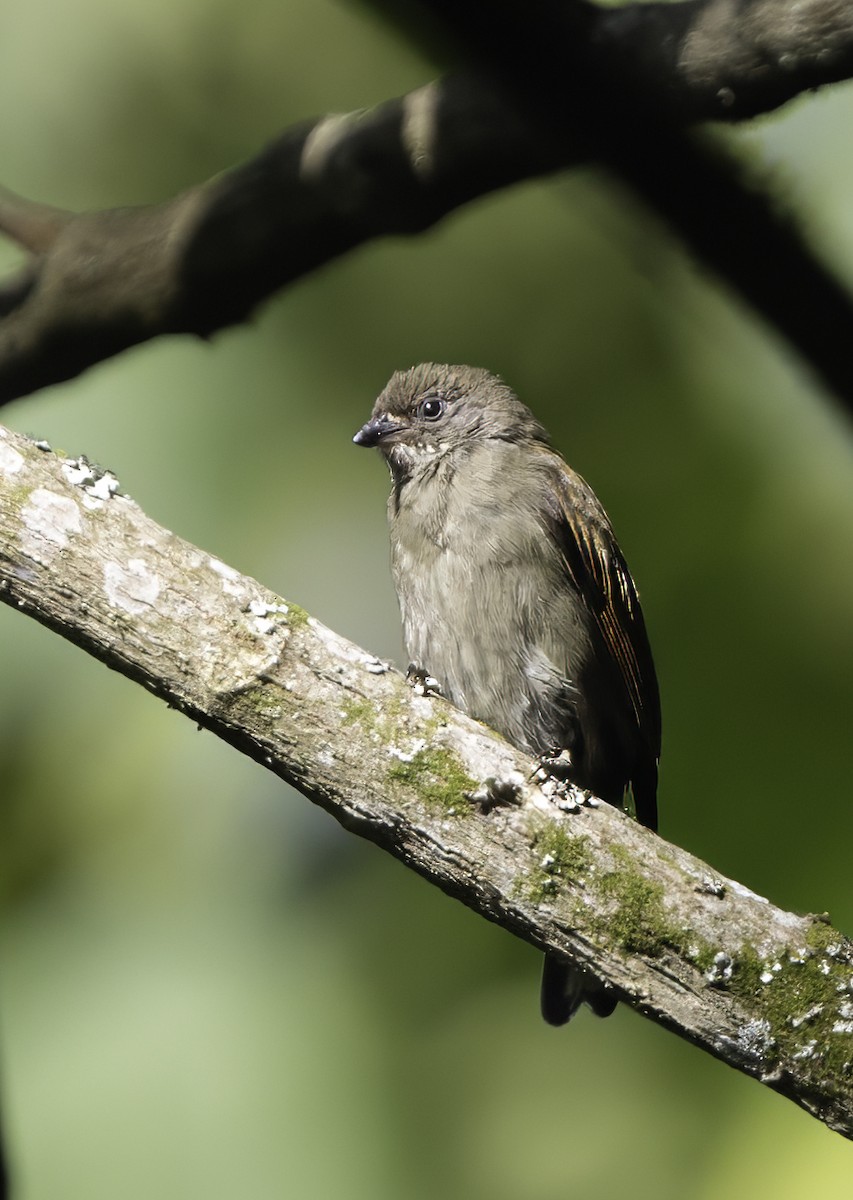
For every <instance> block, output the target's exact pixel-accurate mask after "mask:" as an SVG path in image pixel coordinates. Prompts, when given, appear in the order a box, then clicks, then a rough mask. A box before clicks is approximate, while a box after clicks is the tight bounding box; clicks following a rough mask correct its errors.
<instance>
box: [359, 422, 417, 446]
mask: <svg viewBox="0 0 853 1200" xmlns="http://www.w3.org/2000/svg"><path fill="white" fill-rule="evenodd" d="M403 428H404V426H403V425H401V424H400V422H399V421H392V420H391V418H390V417H388V416H384V417H374V418H373V419H372V420H370V421H368V422H367V424H366V425H362V427H361V429H359V431H358V433H357V434H356V435H355V437H354V438H353V439H352V440H353V441H354V442H355V444H356V446H377V445H378V444H379V442H380V441H381V440H382V438H384V437H388V435H389V434H391V433H399V432H400V430H401V429H403Z"/></svg>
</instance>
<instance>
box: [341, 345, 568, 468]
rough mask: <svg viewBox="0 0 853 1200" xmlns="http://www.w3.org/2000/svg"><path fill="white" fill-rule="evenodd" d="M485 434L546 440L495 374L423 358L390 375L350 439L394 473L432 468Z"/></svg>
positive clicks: (508, 439)
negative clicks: (379, 457) (373, 452)
mask: <svg viewBox="0 0 853 1200" xmlns="http://www.w3.org/2000/svg"><path fill="white" fill-rule="evenodd" d="M490 439H497V440H499V441H504V442H514V443H518V442H524V441H538V442H544V443H546V444H547V440H548V439H547V434H546V433H545V430H544V429H543V428H542V426H541V425H540V424H539V422H538V421H537V420H536V418H535V417H534V416H533V414H532V413H531V411H530V409H529V408H527V407H526V406H525V405H524V404H522V403H521V401H520V400H519V399H518V398H517V397H516V395H515V394H514V392H513V391H512V390H511V389H510V388H509V387H507V385H506V384H505V383H504V382H503V380H501V379H499V378H498V376H497V375H492V374H491V373H490V372H489V371H485V370H483V369H482V368H479V367H464V366H460V367H453V366H447V365H444V364H437V363H422V364H421V365H420V366H418V367H412V368H411V369H410V370H408V371H397V372H396V373H395V374H394V375H392V377H391V379H390V380H389V382H388V384H387V385H386V386H385V388H384V389H383V391H382V393H381V394H380V395H379V397H378V399H377V401H376V403H375V404H374V406H373V412H372V414H371V417H370V420H369V421H368V422H367V424H366V425H363V426H362V427H361V429H360V430H359V431H358V433H357V434H356V435H355V437H354V438H353V441H354V442H355V443H356V445H357V446H375V447H376V448H377V449H378V450H379V451H380V453H381V454H382V455H383V456H384V458H385V459H386V461H387V462H388V465H389V467H390V468H391V472H392V474H393V475H395V476H396V477H398V478H399V477H409V476H411V475H417V474H419V473H420V472H421V471H432V470H433V469H434V468H435V466H436V464H437V463H438V462H439V461H440V460H442V459H445V458H447V457H448V456H450V457H452V458H454V459H459V458H462V457H464V456H465V455H466V454H467V453H470V452H471V451H472V450H473V449H475V447H476V446H477V445H478V444H480V443H482V442H484V441H487V440H490Z"/></svg>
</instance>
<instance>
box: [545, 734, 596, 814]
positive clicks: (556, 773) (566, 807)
mask: <svg viewBox="0 0 853 1200" xmlns="http://www.w3.org/2000/svg"><path fill="white" fill-rule="evenodd" d="M538 763H539V765H538V766H537V768H536V770H535V771H534V772H533V780H534V782H536V783H538V785H539V790H540V791H541V792H542V793H543V794H544V795H545V796H547V798H548V799H549V800H550V801H551V802H552V804H554V805H556V807H557V808H559V809H562V811H563V812H577V811H578V810H579V809H580V808H582V807H583V806H584V805H586V806H587V807H589V808H598V805H599V803H600V801H599V800H598V798H597V797H596V796H593V795H592V793H591V792H588V791H586V789H584V788H580V787H578V786H577V784H576V783H575V782H574V765H573V763H572V755H571V752H570V751H569V750H566V749H560V747H559V746H557V747H555V748H554V749H553V750H549V751H548V752H547V753H545V754H540V755H539V759H538Z"/></svg>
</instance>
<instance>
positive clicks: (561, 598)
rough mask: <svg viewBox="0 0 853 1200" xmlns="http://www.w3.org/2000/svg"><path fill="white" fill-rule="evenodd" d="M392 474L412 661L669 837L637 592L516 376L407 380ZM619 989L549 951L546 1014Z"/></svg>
mask: <svg viewBox="0 0 853 1200" xmlns="http://www.w3.org/2000/svg"><path fill="white" fill-rule="evenodd" d="M354 440H355V441H356V442H357V443H358V444H360V445H367V446H377V447H378V448H379V450H380V451H381V452H382V454H383V456H384V457H385V459H386V461H387V463H388V466H389V468H390V471H391V479H392V490H391V495H390V497H389V500H388V522H389V529H390V536H391V561H392V569H393V575H394V583H395V585H396V588H397V596H398V598H399V602H400V610H401V614H402V619H403V637H404V641H405V645H406V650H407V653H408V655H409V657H410V659H411V660H412V661H413V662H414V663H415V664H416V665H417V666H418V667H419V668H421V669H425V670H428V671H429V673H430V674H431V675H433V676H435V678H436V679H437V680H438V682H439V684H440V686H441V690H442V693H443V694H444V695H445V696H446V697H447V698H448V699H449V700H450V701H451V702H452V703H453V704H455V705H456V706H457V707H458V708H461V709H462V710H463V711H465V712H467V713H468V714H469V715H471V716H472V717H475V718H477V719H478V720H480V721H483V722H485V724H487V725H490V726H491V727H492V728H493V729H495V730H497V731H498V732H499V733H501V734H503V735H504V737H506V738H507V740H508V741H510V742H512V743H513V744H514V745H516V746H518V747H519V748H520V749H522V750H526V751H528V752H529V753H531V754H535V755H544V754H548V753H551V752H553V751H555V750H558V749H565V750H567V751H568V752H569V754H570V756H571V763H572V771H571V777H572V780H573V781H574V782H575V783H577V784H578V785H579V786H581V787H584V788H588V789H589V790H590V791H592V792H594V793H595V794H596V795H597V796H600V797H601V798H602V799H603V800H606V801H608V802H609V803H610V804H614V805H617V806H622V804H623V802H624V796H625V793H626V790H627V789H629V788H630V790H631V792H632V794H633V798H634V805H635V810H636V813H637V817H638V819H639V820H640V821H641V822H642V823H643V824H644V825H648V826H650V827H651V828H655V827H656V825H657V807H656V791H657V761H658V757H659V754H660V705H659V700H658V689H657V680H656V678H655V671H654V666H653V663H652V657H651V651H650V649H649V644H648V638H647V636H646V631H645V625H644V623H643V616H642V612H641V610H640V604H639V600H638V598H637V592H636V589H635V587H634V583H633V580H632V579H631V575H630V573H629V571H628V567H627V565H626V563H625V560H624V558H623V557H622V554H621V551H620V550H619V547H618V545H617V543H616V538H615V536H614V534H613V530H612V529H611V526H610V522H609V520H608V518H607V515H606V513H605V512H604V509H603V508H602V506H601V504H600V503H599V501H598V499H597V498H596V496H595V494H594V492H593V491H592V489H591V488H590V487H589V485H588V484H587V483H585V482H584V480H583V479H582V478H581V477H580V476H579V475H577V474H576V473H575V472H574V471H573V470H572V469H571V468H570V467H569V466H567V464H566V463H565V462H564V460H563V459H562V458H561V457H560V455H559V454H558V453H557V452H556V451H555V450H554V449H553V448H552V447H551V445H550V443H549V440H548V435H547V434H546V432H545V430H544V429H543V427H542V426H541V425H540V424H539V422H538V421H537V420H536V418H535V417H534V416H533V414H532V413H531V412H530V410H529V409H528V408H526V407H525V405H523V404H522V403H521V401H520V400H518V398H517V397H516V396H515V395H514V393H513V392H512V391H511V390H510V388H509V387H507V385H506V384H505V383H503V381H502V380H500V379H498V378H497V377H496V376H494V375H492V374H490V373H489V372H488V371H484V370H479V369H476V368H473V367H452V366H442V365H436V364H431V363H430V364H423V365H421V366H419V367H414V368H412V369H411V370H409V371H398V372H397V373H396V374H395V375H394V376H393V377H392V378H391V380H390V382H389V383H388V385H387V386H386V388H385V390H384V391H383V392H382V394H381V395H380V396H379V398H378V399H377V401H376V404H375V406H374V409H373V414H372V416H371V419H370V421H369V422H368V423H367V424H366V425H365V426H364V427H363V428H362V429H361V430H360V431H359V433H358V434H356V437H355V439H354ZM584 1000H586V1001H587V1002H588V1003H589V1004H590V1005H591V1006H592V1008H593V1009H594V1010H595V1011H596V1012H598V1013H599V1014H600V1015H607V1013H609V1012H612V1010H613V1008H614V1007H615V1001H614V1000H613V998H612V996H611V995H609V994H608V993H607V992H606V990H605V989H604V985H603V984H601V983H599V982H598V981H597V980H594V979H592V978H591V977H590V976H587V975H582V974H581V973H580V972H579V971H577V970H572V968H571V967H570V966H569V965H568V964H566V963H565V961H564V960H562V959H558V958H556V957H554V956H550V955H548V956H546V962H545V972H544V975H543V986H542V1011H543V1015H544V1016H545V1018H546V1020H548V1021H549V1022H551V1023H552V1024H563V1023H564V1022H565V1021H567V1020H568V1019H569V1018H570V1017H571V1016H572V1014H573V1013H574V1012H575V1011H576V1009H577V1008H578V1006H579V1005H580V1003H581V1002H582V1001H584Z"/></svg>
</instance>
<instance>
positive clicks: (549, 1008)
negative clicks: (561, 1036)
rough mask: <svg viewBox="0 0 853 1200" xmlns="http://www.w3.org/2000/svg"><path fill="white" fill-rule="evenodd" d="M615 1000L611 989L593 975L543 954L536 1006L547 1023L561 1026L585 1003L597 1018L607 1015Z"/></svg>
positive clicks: (614, 1004)
mask: <svg viewBox="0 0 853 1200" xmlns="http://www.w3.org/2000/svg"><path fill="white" fill-rule="evenodd" d="M617 1003H618V1001H617V999H616V997H615V996H614V995H613V991H612V989H610V988H608V987H607V986H606V984H603V983H602V982H601V981H600V980H598V979H596V978H595V977H594V976H593V975H588V974H587V973H586V972H585V971H582V970H581V969H580V968H579V967H573V966H572V965H571V964H570V963H567V962H566V960H565V959H564V958H557V957H556V955H554V954H546V955H545V962H544V965H543V967H542V990H541V992H540V1005H541V1008H542V1016H543V1017H544V1018H545V1020H546V1021H547V1022H548V1024H549V1025H565V1024H566V1022H567V1021H571V1019H572V1017H573V1016H574V1015H575V1013H576V1012H577V1011H578V1009H579V1008H580V1006H581V1005H582V1004H588V1005H589V1006H590V1008H591V1009H592V1011H593V1012H594V1013H595V1015H596V1016H597V1017H609V1016H610V1014H611V1013H612V1012H613V1010H614V1009H615V1007H616V1005H617Z"/></svg>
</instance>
